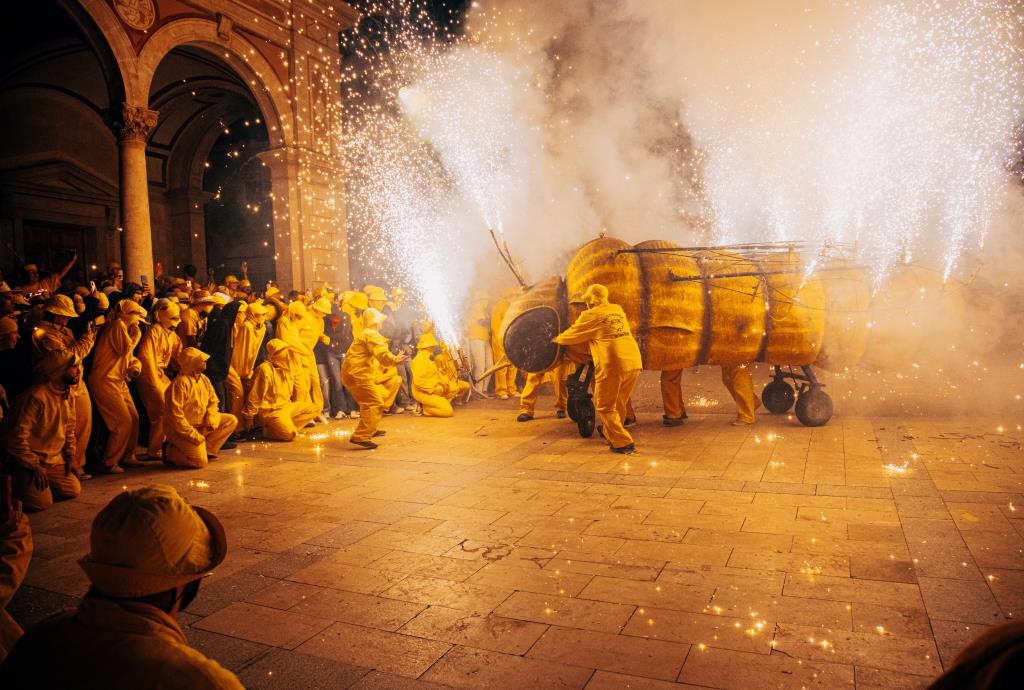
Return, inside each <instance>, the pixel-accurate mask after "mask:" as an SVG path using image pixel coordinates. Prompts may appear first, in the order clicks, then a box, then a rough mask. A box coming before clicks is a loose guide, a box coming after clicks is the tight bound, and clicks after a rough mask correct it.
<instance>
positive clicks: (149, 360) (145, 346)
mask: <svg viewBox="0 0 1024 690" xmlns="http://www.w3.org/2000/svg"><path fill="white" fill-rule="evenodd" d="M153 328H156V326H153ZM155 340H156V337H155V336H154V334H153V332H152V330H149V331H146V335H145V336H143V338H142V343H141V344H140V345H139V355H138V359H139V363H140V364H141V366H142V370H141V372H140V374H139V378H140V379H141V380H143V381H145V382H147V383H155V382H156V381H159V380H160V371H159V369H160V367H159V366H157V361H156V360H157V354H156V343H155Z"/></svg>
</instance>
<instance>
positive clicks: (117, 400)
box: [89, 299, 146, 474]
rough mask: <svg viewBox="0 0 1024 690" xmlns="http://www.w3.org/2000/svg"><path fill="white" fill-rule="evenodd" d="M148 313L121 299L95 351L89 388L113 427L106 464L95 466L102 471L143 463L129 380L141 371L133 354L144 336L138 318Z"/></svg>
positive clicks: (108, 443) (137, 415) (108, 425)
mask: <svg viewBox="0 0 1024 690" xmlns="http://www.w3.org/2000/svg"><path fill="white" fill-rule="evenodd" d="M145 316H146V310H145V309H143V308H142V307H141V306H139V304H138V302H135V301H133V300H130V299H123V300H121V301H120V302H118V303H117V309H116V316H115V318H114V319H112V320H111V321H108V322H107V325H106V326H104V327H103V330H102V331H101V332H100V337H99V342H97V343H96V352H95V353H94V354H93V359H92V371H91V372H90V374H89V390H90V391H92V394H93V399H94V400H95V401H96V407H98V408H99V410H100V415H101V416H102V417H103V421H104V422H105V423H106V425H107V429H109V430H110V436H109V437H108V438H107V447H106V448H105V449H104V451H103V461H102V462H103V464H102V466H101V467H98V468H96V469H97V471H98V472H101V473H103V474H116V473H119V472H124V467H137V466H139V465H140V464H141V463H140V462H139V461H138V459H137V458H136V457H135V446H136V444H138V441H139V412H138V410H136V409H135V402H134V401H133V400H132V395H131V393H130V392H129V391H128V381H129V380H130V379H132V378H134V377H136V376H138V375H139V373H140V372H141V371H142V364H141V363H140V362H139V360H138V359H136V358H135V355H134V354H132V353H133V351H134V350H135V346H136V345H138V344H139V340H140V339H141V338H142V330H141V329H140V328H139V321H141V320H142V319H143V318H144V317H145ZM118 463H120V464H118ZM122 465H123V466H124V467H122Z"/></svg>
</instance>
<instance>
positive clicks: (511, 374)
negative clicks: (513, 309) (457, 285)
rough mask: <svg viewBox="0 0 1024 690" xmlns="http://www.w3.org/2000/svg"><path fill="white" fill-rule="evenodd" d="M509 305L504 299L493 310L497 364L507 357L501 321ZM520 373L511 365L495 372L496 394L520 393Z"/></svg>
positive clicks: (495, 358) (501, 396) (493, 332)
mask: <svg viewBox="0 0 1024 690" xmlns="http://www.w3.org/2000/svg"><path fill="white" fill-rule="evenodd" d="M508 307H509V301H508V300H507V299H502V300H499V301H498V303H497V304H495V305H494V309H492V310H491V328H492V333H491V352H492V359H493V360H494V363H495V364H497V363H498V362H500V361H501V360H502V359H503V358H504V357H505V345H504V343H502V342H501V338H500V337H499V334H500V333H501V321H502V319H504V318H505V312H507V311H508ZM518 373H519V371H518V370H517V369H516V368H515V367H513V366H511V365H510V366H507V367H505V368H504V369H501V370H499V371H496V372H494V394H495V395H496V396H498V397H499V398H506V397H511V396H514V395H519V391H518V390H516V374H518Z"/></svg>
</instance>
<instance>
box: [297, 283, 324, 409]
mask: <svg viewBox="0 0 1024 690" xmlns="http://www.w3.org/2000/svg"><path fill="white" fill-rule="evenodd" d="M330 313H331V302H330V300H328V299H327V298H326V297H320V298H318V299H316V300H315V301H314V302H313V304H311V305H310V307H309V309H307V310H306V318H305V319H303V321H302V323H301V325H300V326H299V340H301V341H302V346H303V348H305V350H306V351H307V352H309V354H308V355H307V354H305V353H303V355H302V365H303V366H304V367H305V368H306V369H307V370H308V371H309V377H310V386H311V388H310V399H311V400H312V401H313V404H314V405H319V406H320V410H321V412H320V414H318V415H317V416H316V418H315V421H317V422H326V421H327V419H326V418H325V417H324V416H323V412H322V410H323V407H324V389H323V386H321V385H320V370H319V369H318V368H317V366H316V353H315V352H314V348H315V347H316V344H317V343H319V342H321V341H323V340H326V341H327V343H328V344H329V343H330V339H329V338H326V337H325V336H324V319H325V318H326V317H327V316H329V315H330Z"/></svg>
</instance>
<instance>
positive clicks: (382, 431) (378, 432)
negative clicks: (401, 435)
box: [373, 429, 388, 438]
mask: <svg viewBox="0 0 1024 690" xmlns="http://www.w3.org/2000/svg"><path fill="white" fill-rule="evenodd" d="M386 433H388V432H386V431H384V430H383V429H381V430H380V431H374V432H373V437H374V438H380V437H381V436H383V435H384V434H386Z"/></svg>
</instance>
